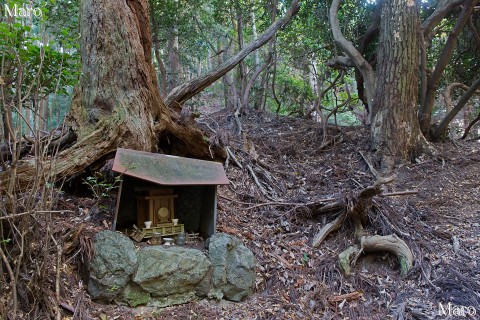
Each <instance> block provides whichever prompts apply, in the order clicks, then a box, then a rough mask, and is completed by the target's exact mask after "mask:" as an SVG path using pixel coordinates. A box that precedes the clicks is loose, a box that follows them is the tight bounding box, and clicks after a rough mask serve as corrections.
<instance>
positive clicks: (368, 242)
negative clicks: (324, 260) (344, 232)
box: [338, 234, 413, 275]
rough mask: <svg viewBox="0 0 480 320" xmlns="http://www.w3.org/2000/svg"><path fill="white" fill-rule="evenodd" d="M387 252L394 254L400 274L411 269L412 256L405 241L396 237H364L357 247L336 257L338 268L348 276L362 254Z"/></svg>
mask: <svg viewBox="0 0 480 320" xmlns="http://www.w3.org/2000/svg"><path fill="white" fill-rule="evenodd" d="M377 251H387V252H391V253H393V254H395V255H396V256H397V257H398V261H399V263H400V274H401V275H405V274H407V273H408V271H409V270H410V269H411V268H412V265H413V254H412V251H411V250H410V248H409V247H408V246H407V244H406V243H405V241H403V240H402V239H400V238H399V237H397V236H396V235H394V234H393V235H388V236H379V235H375V236H364V237H362V238H361V240H360V248H358V246H350V247H348V248H347V249H345V250H344V251H342V252H341V253H340V254H339V255H338V262H339V264H340V267H341V268H342V270H343V271H344V272H345V274H346V275H350V273H351V267H353V266H354V265H355V263H356V262H357V259H358V257H359V256H360V255H361V254H362V252H377Z"/></svg>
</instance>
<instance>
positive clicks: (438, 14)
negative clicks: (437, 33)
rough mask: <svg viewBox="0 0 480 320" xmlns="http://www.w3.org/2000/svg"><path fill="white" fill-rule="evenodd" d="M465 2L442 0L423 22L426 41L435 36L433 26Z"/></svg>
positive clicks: (461, 0)
mask: <svg viewBox="0 0 480 320" xmlns="http://www.w3.org/2000/svg"><path fill="white" fill-rule="evenodd" d="M463 2H464V0H440V1H439V2H438V5H437V7H436V8H435V11H433V13H432V14H431V15H430V16H429V17H428V18H427V19H425V21H424V22H423V23H422V30H423V35H424V36H425V41H426V42H428V43H430V42H431V40H432V38H433V36H434V33H433V28H435V27H436V26H437V25H438V24H439V23H440V22H441V21H442V20H443V18H444V17H445V15H446V14H447V13H449V12H450V11H451V10H453V9H454V8H456V7H458V6H459V5H461V4H462V3H463Z"/></svg>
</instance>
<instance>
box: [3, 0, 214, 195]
mask: <svg viewBox="0 0 480 320" xmlns="http://www.w3.org/2000/svg"><path fill="white" fill-rule="evenodd" d="M80 31H81V39H80V41H81V58H82V63H83V68H82V77H81V80H80V86H79V87H78V88H77V89H76V90H75V93H74V97H73V101H72V107H71V111H70V114H69V116H68V118H67V124H68V125H69V126H70V128H71V129H72V130H73V131H74V132H75V134H76V136H77V142H76V143H75V144H74V145H73V146H72V147H70V148H68V149H66V150H64V151H62V152H60V153H59V154H58V155H57V156H56V157H55V158H54V159H52V160H50V161H46V162H45V163H43V164H42V165H43V166H44V167H45V168H49V170H47V172H48V174H49V175H51V176H57V177H68V176H72V175H74V174H77V173H79V172H81V171H82V170H84V169H85V168H86V167H87V166H89V165H90V164H92V163H94V162H95V161H97V160H99V159H101V158H102V157H103V156H105V155H109V154H112V153H113V152H115V150H116V149H117V148H118V147H123V148H130V149H136V150H143V151H156V150H157V148H158V143H159V141H158V136H159V135H160V136H161V137H165V136H168V138H169V139H168V140H169V141H170V142H172V145H173V147H172V150H170V151H171V153H177V154H178V153H180V154H182V155H191V156H196V157H201V158H207V157H209V156H210V151H209V148H208V144H207V143H206V142H205V140H204V139H203V134H202V132H200V131H199V130H197V129H195V128H194V127H192V126H191V125H188V124H182V123H179V122H177V121H175V119H174V118H175V117H174V115H173V114H172V111H171V110H169V109H168V108H167V107H166V106H165V104H164V103H163V101H162V99H161V97H160V93H159V90H158V83H157V77H156V74H155V70H154V68H153V64H152V50H151V49H152V37H151V30H150V23H149V13H148V5H147V0H127V1H120V2H119V1H117V0H84V1H82V2H81V7H80ZM118 39H122V41H119V40H118ZM162 147H164V146H162ZM216 151H217V150H216ZM218 152H220V150H218ZM220 155H221V156H223V154H221V153H220ZM17 172H18V173H17V177H16V180H17V181H16V185H18V186H19V187H20V189H25V188H27V187H28V184H29V183H30V181H31V179H32V177H35V176H36V174H35V172H36V167H35V163H33V162H29V161H24V162H23V163H22V164H21V166H20V165H19V167H18V168H17ZM9 178H10V175H9V174H8V172H4V173H1V174H0V188H1V189H4V188H5V186H6V185H8V182H9ZM45 178H47V177H45Z"/></svg>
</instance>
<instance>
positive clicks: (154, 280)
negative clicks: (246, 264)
mask: <svg viewBox="0 0 480 320" xmlns="http://www.w3.org/2000/svg"><path fill="white" fill-rule="evenodd" d="M209 268H210V261H208V258H207V257H206V256H205V254H203V253H202V252H201V251H200V250H195V249H188V248H183V247H179V246H174V247H170V248H165V247H161V246H153V247H146V248H142V249H141V250H140V251H139V252H138V269H137V272H136V274H135V277H134V278H133V281H134V282H135V283H137V284H138V285H139V286H140V287H142V288H143V290H145V291H146V292H149V293H150V294H151V296H152V297H166V296H169V295H178V294H183V293H189V292H192V293H195V287H196V286H197V284H199V283H200V282H201V281H202V280H203V278H204V277H205V276H206V274H207V272H208V270H209ZM183 296H184V295H183Z"/></svg>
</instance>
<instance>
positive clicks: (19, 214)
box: [0, 210, 74, 220]
mask: <svg viewBox="0 0 480 320" xmlns="http://www.w3.org/2000/svg"><path fill="white" fill-rule="evenodd" d="M37 213H38V214H49V213H53V214H64V213H74V211H71V210H60V211H29V212H22V213H17V214H10V215H8V216H3V217H0V220H7V219H16V218H18V217H21V216H26V215H29V214H37Z"/></svg>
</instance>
